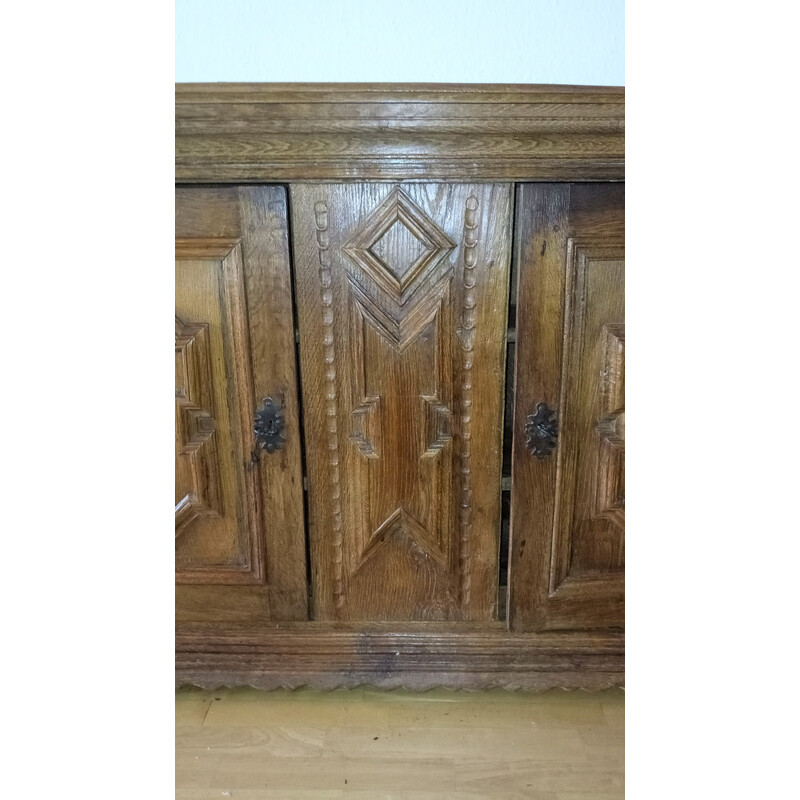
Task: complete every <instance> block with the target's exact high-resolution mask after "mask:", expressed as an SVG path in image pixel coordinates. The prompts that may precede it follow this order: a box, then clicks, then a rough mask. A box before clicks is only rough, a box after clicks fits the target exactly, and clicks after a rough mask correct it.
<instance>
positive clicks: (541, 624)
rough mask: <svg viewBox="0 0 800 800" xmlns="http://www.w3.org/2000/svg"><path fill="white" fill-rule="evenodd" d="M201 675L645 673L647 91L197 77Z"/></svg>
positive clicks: (185, 390) (606, 681)
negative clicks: (630, 352) (635, 603)
mask: <svg viewBox="0 0 800 800" xmlns="http://www.w3.org/2000/svg"><path fill="white" fill-rule="evenodd" d="M175 170H176V182H177V184H178V185H177V188H176V203H175V209H176V222H175V226H176V231H175V234H176V248H175V255H176V287H175V301H176V311H175V314H176V319H175V357H176V390H175V402H176V407H175V414H176V416H175V445H176V494H175V497H176V506H175V536H176V539H175V547H176V556H175V566H176V584H177V586H176V625H177V631H176V678H177V682H178V683H179V684H197V685H200V686H204V687H206V688H212V687H217V686H221V685H241V684H247V685H253V686H257V687H263V688H271V687H276V686H299V685H304V684H308V685H312V686H318V687H334V686H355V685H359V684H363V683H368V684H372V685H376V686H384V687H394V686H400V685H403V686H407V687H413V688H418V689H424V688H429V687H432V686H452V687H470V688H478V687H490V686H504V687H509V688H516V687H525V688H548V687H552V686H563V687H568V688H575V687H584V688H600V687H605V686H610V685H622V684H623V683H624V563H625V559H624V514H625V511H624V507H625V500H624V450H625V399H624V348H625V327H624V322H625V313H624V299H625V293H624V254H625V253H624V90H623V89H621V88H602V87H568V86H499V85H474V86H460V85H391V86H389V85H379V84H374V85H359V84H349V85H348V84H339V85H335V84H330V85H326V84H262V85H256V84H216V85H214V84H209V85H203V84H191V85H190V84H187V85H178V86H177V87H176V167H175Z"/></svg>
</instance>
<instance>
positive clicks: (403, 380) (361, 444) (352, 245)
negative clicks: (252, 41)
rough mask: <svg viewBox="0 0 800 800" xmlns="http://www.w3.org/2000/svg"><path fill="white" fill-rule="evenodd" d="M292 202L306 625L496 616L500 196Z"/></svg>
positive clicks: (507, 199) (502, 283)
mask: <svg viewBox="0 0 800 800" xmlns="http://www.w3.org/2000/svg"><path fill="white" fill-rule="evenodd" d="M291 206H292V230H293V237H294V254H295V270H296V281H297V308H298V318H299V327H300V365H301V374H302V385H303V407H304V416H305V423H304V427H305V435H306V439H307V440H306V459H307V469H308V477H309V522H310V548H311V568H312V583H313V609H314V616H315V618H317V619H347V620H478V619H491V618H492V617H493V616H495V615H496V604H497V558H498V531H499V518H500V495H501V492H500V478H501V444H502V442H501V438H502V410H503V370H504V360H505V355H504V353H505V351H504V346H505V326H506V306H507V291H508V267H509V254H510V234H511V220H510V206H511V187H510V185H508V184H497V185H491V184H488V185H487V184H482V185H464V184H462V185H444V184H403V185H392V184H349V185H293V186H292V187H291Z"/></svg>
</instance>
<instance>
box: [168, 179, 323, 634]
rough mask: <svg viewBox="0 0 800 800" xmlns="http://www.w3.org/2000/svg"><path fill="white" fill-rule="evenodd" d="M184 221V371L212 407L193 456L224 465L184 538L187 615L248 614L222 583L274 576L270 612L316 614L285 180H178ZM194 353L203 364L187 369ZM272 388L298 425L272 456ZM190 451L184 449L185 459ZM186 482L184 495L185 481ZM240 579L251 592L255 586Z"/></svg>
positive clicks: (180, 543) (180, 273) (179, 268)
mask: <svg viewBox="0 0 800 800" xmlns="http://www.w3.org/2000/svg"><path fill="white" fill-rule="evenodd" d="M175 225H176V315H177V317H178V318H179V321H178V322H176V326H177V329H179V330H178V333H177V334H176V356H177V355H178V350H179V349H180V350H181V352H182V353H183V354H184V355H183V356H182V357H181V358H180V359H178V360H177V361H176V378H177V379H178V380H177V383H178V384H181V383H182V382H183V383H185V384H187V385H188V386H189V387H191V391H190V392H188V394H189V395H192V396H196V397H198V398H200V401H199V402H195V401H194V400H192V401H191V402H190V403H189V405H190V406H197V407H198V408H199V409H200V411H194V409H193V408H192V409H190V410H191V412H192V414H194V416H195V417H197V416H198V415H199V414H200V413H201V411H202V412H204V413H206V414H207V415H208V418H203V419H201V420H200V421H201V422H202V424H203V425H204V426H205V427H204V428H203V431H201V433H202V434H203V436H205V437H206V438H205V441H204V442H202V443H201V445H200V446H199V447H196V448H195V451H194V453H193V454H192V456H191V457H193V458H194V459H195V461H197V457H198V455H199V454H203V457H204V458H206V456H207V457H208V458H207V460H210V458H211V456H213V463H214V464H215V465H216V466H215V469H214V470H213V473H212V470H210V469H209V468H207V467H206V465H205V464H203V465H202V467H203V470H204V471H203V472H202V474H203V475H204V476H206V477H208V478H209V479H208V480H206V481H205V482H204V484H203V485H204V488H205V486H206V485H211V483H212V481H211V480H210V477H215V478H217V479H218V484H219V487H220V488H219V492H218V499H217V500H216V501H215V504H216V506H218V509H217V510H216V511H217V513H216V515H214V516H211V515H207V516H205V517H203V518H200V519H197V520H196V521H195V522H193V523H192V526H191V527H190V528H189V529H188V530H187V531H186V532H183V533H182V535H181V536H180V537H179V538H178V539H177V540H176V580H177V581H178V582H179V583H193V584H197V586H196V587H195V589H193V590H192V591H189V590H188V589H187V590H179V591H178V596H177V605H178V608H177V615H178V618H179V619H181V618H182V615H184V614H185V613H189V612H188V609H189V608H191V609H193V610H192V612H191V613H190V616H192V615H195V616H194V617H193V618H196V616H197V614H200V613H201V610H202V609H203V608H205V609H206V612H207V618H208V619H209V620H211V621H213V620H214V619H224V620H229V621H230V620H234V619H237V620H241V619H244V618H246V617H247V618H252V613H251V611H250V610H247V608H246V606H247V603H243V604H242V613H241V614H240V615H238V616H237V614H236V613H233V612H232V609H233V608H234V607H235V603H228V604H227V605H225V604H222V605H220V603H219V602H218V599H219V597H220V596H221V595H220V588H221V587H213V586H212V585H213V584H248V583H249V584H260V585H264V584H266V585H267V586H268V587H269V589H268V590H267V591H268V592H269V596H268V597H267V596H265V597H264V600H263V602H261V606H260V607H261V608H262V609H264V610H265V611H266V616H265V617H264V620H266V619H268V618H269V616H270V615H272V616H273V617H274V618H277V619H304V618H306V616H307V598H306V585H305V546H304V520H303V500H302V478H301V470H300V439H299V426H298V423H297V417H298V411H297V409H298V400H297V378H296V365H295V359H294V323H293V318H292V304H291V284H290V270H289V261H288V240H287V233H286V231H287V217H286V195H285V191H284V190H283V189H282V188H280V187H244V188H242V189H241V190H237V189H234V188H229V187H225V188H219V189H208V188H206V189H203V188H192V189H178V190H176V223H175ZM177 329H176V330H177ZM190 334H191V335H192V336H191V337H190V336H189V335H190ZM188 338H192V342H191V344H190V343H189V342H188ZM200 341H205V342H206V343H207V346H205V348H204V356H203V358H199V350H198V351H197V354H196V356H193V357H192V358H189V357H188V355H187V354H188V352H189V350H192V348H195V346H196V345H197V344H199V343H200ZM179 345H180V346H181V347H180V348H179ZM190 363H195V364H196V365H195V368H194V370H193V371H192V370H189V371H188V372H187V369H186V368H185V366H186V365H188V364H190ZM198 363H199V364H200V366H197V364H198ZM203 365H204V366H203ZM179 367H180V368H179ZM186 375H189V378H188V379H184V376H186ZM266 394H271V395H272V396H274V397H276V398H278V399H280V400H282V401H283V402H284V404H285V406H286V408H285V413H286V418H287V422H288V427H289V429H290V430H291V432H292V435H291V436H288V437H287V445H286V447H285V449H284V450H283V451H280V452H279V453H276V454H273V455H272V456H270V457H269V458H270V459H271V460H268V458H267V457H266V454H264V456H259V454H258V453H257V452H256V449H255V438H254V434H253V414H254V411H255V408H256V405H257V403H258V402H260V399H261V397H262V395H264V396H265V395H266ZM178 395H181V398H178ZM184 395H187V392H186V391H185V390H183V389H181V387H180V386H178V388H177V389H176V398H177V407H178V409H179V411H181V412H182V413H183V414H184V416H185V412H186V402H187V401H186V397H184ZM207 406H210V407H208V408H206V407H207ZM178 416H179V418H180V417H181V414H179V415H178ZM209 418H210V420H213V424H212V423H211V422H209V421H208V420H209ZM201 427H202V426H201ZM185 428H186V426H185V425H183V428H182V427H181V425H179V426H178V429H177V430H176V437H179V438H180V439H181V440H182V441H181V442H180V443H176V446H177V444H180V445H181V446H182V447H183V448H186V446H187V444H186V442H187V441H188V439H187V436H186V433H185ZM189 438H191V437H189ZM195 438H198V437H197V436H195ZM201 438H202V437H201ZM212 444H213V447H211V446H210V445H212ZM189 449H190V450H191V446H190V447H189ZM204 451H207V453H205V452H204ZM187 457H188V456H186V455H183V456H182V455H180V451H179V454H178V455H177V460H178V462H180V461H181V459H184V460H185V459H186V458H187ZM198 463H199V462H198ZM178 466H179V470H178V475H179V476H180V475H181V474H182V473H181V465H180V463H179V465H178ZM183 469H184V472H185V468H183ZM198 471H199V467H198V468H197V469H195V473H196V474H197V473H198ZM176 488H177V489H178V493H179V494H180V493H181V491H182V488H181V485H180V481H178V485H177V486H176ZM205 494H206V495H208V494H209V492H208V491H205ZM240 588H241V590H242V596H244V595H245V594H247V591H246V589H245V587H244V586H242V587H240ZM231 589H232V590H233V592H234V593H233V594H231V593H230V592H229V593H227V594H225V596H226V597H229V598H230V597H233V596H235V587H231ZM265 590H266V589H265ZM223 594H224V593H223ZM203 597H205V605H204V601H203V599H202V598H203ZM189 598H191V602H189ZM184 599H186V602H187V603H188V605H187V606H186V607H184V606H183V605H182V604H183V602H184ZM248 615H249V616H248ZM264 620H262V621H264Z"/></svg>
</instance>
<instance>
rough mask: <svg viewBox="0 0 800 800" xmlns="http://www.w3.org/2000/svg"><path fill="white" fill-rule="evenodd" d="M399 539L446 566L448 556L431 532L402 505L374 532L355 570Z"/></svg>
mask: <svg viewBox="0 0 800 800" xmlns="http://www.w3.org/2000/svg"><path fill="white" fill-rule="evenodd" d="M398 539H401V540H406V541H408V542H410V543H411V544H412V545H413V546H415V547H417V548H419V549H420V550H421V551H422V552H424V553H425V554H426V555H427V556H429V557H431V558H432V559H433V560H434V561H436V562H437V563H438V564H440V565H441V566H442V567H446V564H447V558H446V556H445V554H444V553H443V552H442V549H441V548H440V547H439V545H438V543H437V542H436V541H435V539H434V538H433V536H432V535H431V533H430V532H429V531H428V530H426V528H425V527H424V526H423V525H422V524H421V523H420V522H419V521H418V520H416V519H415V518H414V517H413V516H412V515H411V514H410V513H409V512H408V511H407V510H406V509H405V508H403V507H402V506H401V507H399V508H397V509H396V510H395V511H394V512H393V513H392V514H390V515H389V517H388V518H387V519H386V520H384V522H383V523H381V525H380V527H379V528H378V529H377V530H376V531H375V532H374V533H373V534H372V536H371V537H370V539H369V541H368V542H367V546H366V547H365V548H364V550H363V551H362V553H361V561H360V563H359V565H358V567H357V568H356V571H355V572H356V573H357V572H358V571H359V570H360V569H361V568H362V567H363V566H364V564H366V563H367V562H368V561H369V560H370V559H371V558H372V557H373V556H374V555H375V554H376V553H377V552H378V551H379V550H380V549H381V548H382V547H383V546H384V545H386V544H388V543H389V542H390V541H393V540H398ZM354 574H355V573H354Z"/></svg>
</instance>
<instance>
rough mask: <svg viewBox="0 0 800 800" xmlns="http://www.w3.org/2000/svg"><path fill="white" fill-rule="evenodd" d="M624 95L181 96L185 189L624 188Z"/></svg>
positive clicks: (541, 89) (248, 88)
mask: <svg viewBox="0 0 800 800" xmlns="http://www.w3.org/2000/svg"><path fill="white" fill-rule="evenodd" d="M624 119H625V89H624V88H623V87H599V86H538V85H501V84H474V85H461V84H333V83H332V84H322V83H311V84H299V83H298V84H290V83H284V84H279V83H275V84H234V83H231V84H176V86H175V134H176V140H175V177H176V180H177V181H178V182H180V183H226V182H234V181H235V182H240V183H241V182H251V183H256V182H258V183H263V182H272V181H329V180H336V181H341V180H349V179H350V180H392V181H400V180H405V179H410V180H415V179H416V180H419V179H436V180H444V181H449V180H452V181H465V180H515V181H537V180H546V181H589V180H591V181H597V180H623V179H624V170H625V135H624Z"/></svg>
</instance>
